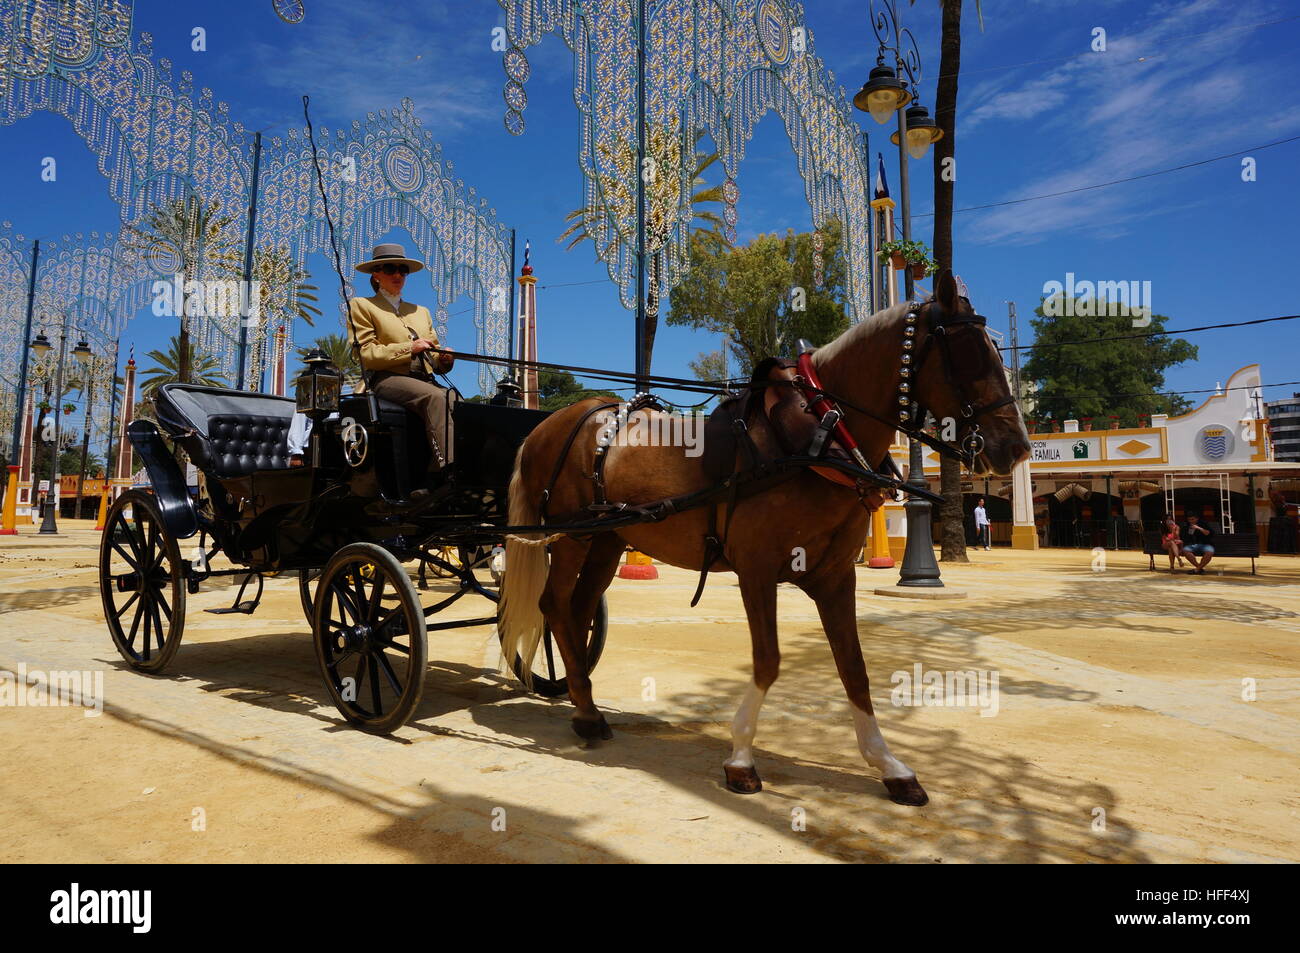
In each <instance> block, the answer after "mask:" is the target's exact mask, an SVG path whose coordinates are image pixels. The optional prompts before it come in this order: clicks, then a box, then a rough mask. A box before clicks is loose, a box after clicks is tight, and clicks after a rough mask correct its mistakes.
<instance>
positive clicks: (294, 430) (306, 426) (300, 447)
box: [288, 411, 339, 457]
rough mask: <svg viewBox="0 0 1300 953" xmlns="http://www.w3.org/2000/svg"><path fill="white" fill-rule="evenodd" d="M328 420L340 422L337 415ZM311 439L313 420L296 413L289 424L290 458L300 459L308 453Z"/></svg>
mask: <svg viewBox="0 0 1300 953" xmlns="http://www.w3.org/2000/svg"><path fill="white" fill-rule="evenodd" d="M326 419H328V420H338V419H339V415H338V414H337V413H333V414H330V415H329V417H328V418H326ZM310 438H311V418H310V417H308V416H307V415H306V414H300V413H298V412H297V411H294V414H293V420H292V422H290V424H289V438H288V443H289V456H291V457H300V456H302V455H303V454H304V453H306V452H307V441H308V440H309V439H310Z"/></svg>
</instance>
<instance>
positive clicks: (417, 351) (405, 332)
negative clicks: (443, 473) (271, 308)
mask: <svg viewBox="0 0 1300 953" xmlns="http://www.w3.org/2000/svg"><path fill="white" fill-rule="evenodd" d="M356 267H357V271H359V272H361V273H362V274H367V275H370V280H371V286H372V287H374V286H376V285H377V286H378V290H377V292H376V293H375V294H374V295H373V296H371V297H369V298H353V299H352V306H351V308H350V310H349V319H350V320H351V322H352V329H353V331H354V333H355V334H356V343H357V348H358V349H359V350H360V352H361V365H362V366H363V367H364V368H365V369H366V370H367V371H368V372H370V389H371V390H373V391H374V392H375V393H376V394H378V395H379V396H380V397H382V398H384V399H385V400H391V401H392V402H393V403H395V404H401V405H402V406H403V407H405V408H406V409H407V410H410V411H412V412H413V413H415V414H417V415H418V416H419V417H420V418H421V419H422V420H423V421H424V426H425V430H426V431H427V433H428V435H429V446H430V449H431V450H432V451H433V452H432V453H431V454H430V455H429V472H430V473H431V474H432V473H437V472H438V471H439V470H441V469H442V467H443V465H444V464H446V463H449V462H450V461H451V449H452V439H453V432H452V421H451V405H452V404H453V403H454V401H455V398H454V391H449V390H447V389H446V388H443V387H439V386H438V385H437V384H435V383H434V382H433V373H434V372H435V371H436V372H437V373H439V374H445V373H447V372H448V371H449V370H451V367H452V363H453V361H454V358H453V356H452V353H451V352H450V351H448V350H446V349H444V348H442V347H439V345H438V336H437V335H436V334H435V333H434V331H433V319H432V318H431V317H430V316H429V309H428V308H426V307H424V306H423V305H418V304H412V303H411V302H409V301H406V300H405V299H404V298H403V297H402V289H403V287H404V286H405V284H406V276H407V275H409V274H410V273H411V272H414V271H419V270H420V269H422V268H423V267H424V263H423V262H419V261H416V260H415V259H413V258H407V257H406V249H404V248H403V247H402V246H401V245H397V244H386V245H376V246H375V250H374V253H373V254H372V255H371V256H370V260H369V261H363V262H362V263H361V264H359V265H357V266H356Z"/></svg>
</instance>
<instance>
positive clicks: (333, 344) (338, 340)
mask: <svg viewBox="0 0 1300 953" xmlns="http://www.w3.org/2000/svg"><path fill="white" fill-rule="evenodd" d="M313 348H320V349H321V350H322V351H324V352H325V355H326V356H327V357H328V358H329V359H330V362H331V363H332V364H333V365H334V366H335V367H337V368H338V369H339V370H340V371H342V372H343V379H344V381H345V382H347V383H356V382H357V381H359V380H361V362H360V361H358V360H357V352H356V350H355V349H354V348H353V347H352V342H351V341H349V340H348V339H347V338H345V337H344V336H343V335H341V334H325V335H322V336H321V337H318V338H317V339H316V340H315V341H312V343H311V344H310V345H308V346H307V347H300V348H296V349H295V351H296V353H297V355H298V360H299V361H305V360H306V359H307V355H308V354H310V353H311V352H312V349H313Z"/></svg>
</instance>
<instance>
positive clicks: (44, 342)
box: [32, 331, 52, 357]
mask: <svg viewBox="0 0 1300 953" xmlns="http://www.w3.org/2000/svg"><path fill="white" fill-rule="evenodd" d="M51 347H52V345H51V344H50V339H49V338H47V337H46V336H45V332H44V331H40V332H38V333H37V335H36V337H34V338H32V350H33V351H35V352H36V356H37V357H44V356H45V355H46V354H49V353H50V349H51Z"/></svg>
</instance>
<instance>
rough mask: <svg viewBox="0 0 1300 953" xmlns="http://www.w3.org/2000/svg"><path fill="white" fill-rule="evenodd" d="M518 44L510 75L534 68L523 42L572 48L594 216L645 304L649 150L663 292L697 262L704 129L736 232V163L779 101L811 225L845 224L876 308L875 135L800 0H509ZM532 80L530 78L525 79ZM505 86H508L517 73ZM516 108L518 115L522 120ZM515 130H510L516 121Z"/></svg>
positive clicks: (650, 221)
mask: <svg viewBox="0 0 1300 953" xmlns="http://www.w3.org/2000/svg"><path fill="white" fill-rule="evenodd" d="M498 2H499V3H500V5H501V7H502V9H503V10H504V11H505V16H506V33H507V37H508V39H509V42H510V43H511V44H512V45H511V47H510V48H509V49H507V50H506V52H505V54H504V57H505V58H504V67H505V71H506V76H507V78H508V80H509V81H512V82H516V83H519V84H522V83H523V82H524V81H525V80H526V78H527V75H528V72H529V71H528V70H527V69H526V68H525V66H524V63H525V62H526V60H524V59H523V57H524V51H525V50H527V49H528V48H529V47H531V46H534V45H536V44H537V43H540V42H541V40H542V38H543V37H544V36H545V35H546V34H548V33H554V34H557V35H558V36H560V37H562V38H563V40H564V42H565V43H566V44H567V45H568V46H569V48H570V49H571V50H572V51H573V53H574V87H573V96H574V102H575V104H576V105H577V107H578V111H579V113H580V114H581V130H582V131H581V136H582V138H581V143H580V147H579V155H578V160H579V164H580V166H581V168H582V171H583V175H584V178H585V196H584V200H583V202H582V206H583V208H584V209H585V210H586V213H585V217H584V221H583V223H582V224H583V227H584V229H585V231H586V233H587V234H588V235H589V236H591V238H592V239H593V241H594V243H595V247H596V253H597V255H598V257H599V258H600V260H601V261H604V262H605V263H606V266H607V267H608V269H609V274H610V277H611V278H612V279H613V280H614V282H615V283H616V284H617V285H618V287H619V292H620V298H621V301H622V304H623V305H624V307H626V308H628V309H633V308H635V307H636V296H637V290H636V287H637V245H638V242H637V234H636V231H637V207H636V199H635V197H634V196H635V195H636V194H637V178H636V176H637V175H638V173H639V172H640V171H641V170H638V169H637V168H636V165H637V161H636V159H637V156H638V154H643V155H644V156H646V157H649V158H650V159H652V160H653V162H652V165H653V166H654V170H653V171H654V178H655V181H654V182H652V183H647V188H646V189H645V202H646V208H645V220H646V230H645V252H646V255H647V260H648V262H649V264H648V267H647V269H646V271H647V273H648V275H649V278H648V280H651V281H655V280H657V285H658V287H657V288H651V289H649V292H648V297H649V298H651V299H656V300H666V299H667V296H668V293H669V292H670V291H671V289H672V288H673V287H674V286H675V285H676V284H677V283H678V282H679V281H680V280H681V279H682V277H683V276H684V274H685V271H686V269H687V268H688V266H689V252H690V241H689V238H690V233H691V231H692V218H693V216H694V210H693V209H692V207H691V194H692V182H691V177H692V175H693V173H694V167H693V159H694V151H695V150H694V143H695V132H696V130H698V129H703V130H706V131H707V132H708V133H709V135H710V136H711V137H712V140H713V143H714V146H715V148H716V149H717V150H718V152H719V154H720V159H721V163H722V167H723V170H724V173H725V178H726V180H727V182H726V185H725V186H724V190H726V191H728V192H729V193H730V194H729V198H728V201H726V202H725V204H724V208H723V216H724V219H725V220H726V221H727V223H728V228H729V229H730V230H732V231H733V232H734V224H735V219H736V218H737V217H738V215H737V211H736V200H738V198H739V190H738V189H736V188H735V179H736V174H737V172H738V169H739V165H740V162H741V160H742V159H743V158H744V155H745V147H746V145H747V143H748V142H749V140H750V138H751V137H752V135H753V131H754V126H755V125H756V124H757V123H758V121H759V120H760V119H762V118H763V116H765V115H766V114H767V113H768V112H771V111H775V112H776V113H777V114H778V115H779V116H780V117H781V119H782V120H783V121H784V123H785V128H786V133H787V135H788V136H789V139H790V144H791V146H792V147H793V149H794V153H795V161H796V165H797V167H798V170H799V174H800V176H801V177H802V178H803V180H804V194H805V196H806V198H807V200H808V204H809V206H810V208H811V210H812V223H813V226H814V228H817V229H819V230H820V229H822V228H823V227H825V226H826V224H827V222H828V220H829V219H831V218H838V219H839V220H840V222H841V224H842V226H843V232H842V234H843V248H844V253H845V256H846V260H847V265H848V288H847V292H848V295H847V302H846V304H847V310H848V312H849V316H850V319H851V320H853V321H860V320H862V319H863V318H865V317H866V316H867V315H869V314H870V301H871V294H870V292H871V257H870V234H869V229H870V222H871V215H870V210H869V206H868V202H869V199H870V196H869V195H868V192H867V188H868V179H869V173H868V169H867V165H866V159H865V155H866V153H865V148H866V144H865V136H864V135H863V133H862V132H861V131H860V130H859V128H858V126H857V124H856V122H855V121H854V118H853V116H852V113H851V110H850V109H849V106H848V100H847V96H846V94H845V91H844V89H843V88H842V87H840V86H839V85H838V84H836V82H835V77H834V75H833V74H832V73H830V72H829V71H828V70H827V69H826V68H825V66H824V65H823V63H822V61H821V60H820V59H819V58H818V57H817V55H816V52H815V49H814V44H813V36H812V31H811V30H810V29H809V28H808V27H807V24H806V22H805V18H804V14H803V7H802V6H800V5H799V4H797V3H792V2H789V0H498ZM643 9H644V11H645V23H644V33H645V37H646V42H645V49H644V54H645V63H646V65H645V129H644V134H643V137H640V144H641V145H643V147H644V152H643V153H639V150H638V145H639V141H638V140H639V137H638V128H637V125H638V124H637V116H638V76H637V69H638V67H637V63H638V44H639V36H640V34H641V29H640V28H641V24H640V23H639V22H638V17H639V15H640V12H641V11H642V10H643ZM521 77H522V78H521ZM507 85H508V84H507ZM507 104H508V105H509V106H510V107H511V108H510V113H508V114H507V127H508V128H509V127H510V126H511V124H512V123H514V124H515V125H517V126H518V127H519V129H520V131H522V124H523V114H522V104H516V103H513V102H511V101H510V99H509V92H507ZM511 114H517V118H516V117H512V115H511ZM512 131H513V130H512Z"/></svg>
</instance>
